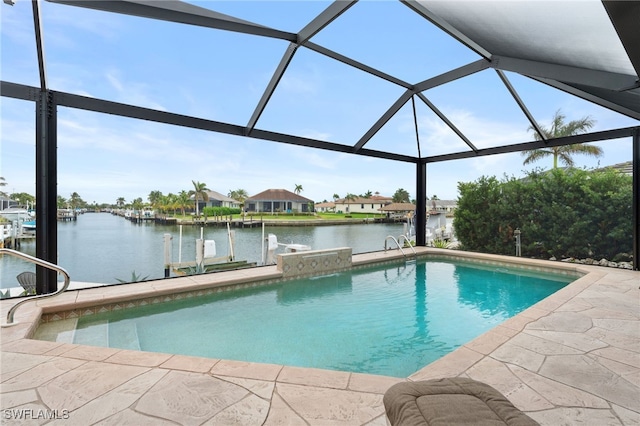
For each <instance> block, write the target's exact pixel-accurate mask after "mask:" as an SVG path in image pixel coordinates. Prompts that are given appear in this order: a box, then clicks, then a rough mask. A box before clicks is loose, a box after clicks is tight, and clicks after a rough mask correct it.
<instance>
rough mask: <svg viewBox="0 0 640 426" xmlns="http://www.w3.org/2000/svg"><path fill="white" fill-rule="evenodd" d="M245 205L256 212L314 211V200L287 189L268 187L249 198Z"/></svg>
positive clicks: (247, 209)
mask: <svg viewBox="0 0 640 426" xmlns="http://www.w3.org/2000/svg"><path fill="white" fill-rule="evenodd" d="M244 206H245V210H246V211H248V212H256V213H260V212H265V213H278V212H282V213H299V212H302V213H306V212H311V211H313V200H310V199H308V198H305V197H303V196H302V195H299V194H294V193H293V192H291V191H287V190H286V189H267V190H266V191H262V192H260V193H259V194H256V195H253V196H251V197H249V198H247V199H246V200H245V202H244Z"/></svg>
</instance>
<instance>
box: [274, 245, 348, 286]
mask: <svg viewBox="0 0 640 426" xmlns="http://www.w3.org/2000/svg"><path fill="white" fill-rule="evenodd" d="M351 259H352V250H351V248H350V247H340V248H335V249H326V250H313V251H302V252H295V253H284V254H279V255H278V261H277V268H278V271H280V272H281V273H282V276H283V277H284V278H298V277H305V276H312V275H318V274H328V273H332V272H337V271H342V270H345V269H350V268H351V262H352V260H351Z"/></svg>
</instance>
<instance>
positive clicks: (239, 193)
mask: <svg viewBox="0 0 640 426" xmlns="http://www.w3.org/2000/svg"><path fill="white" fill-rule="evenodd" d="M227 195H228V197H229V198H233V199H234V200H236V201H238V202H240V204H244V201H245V200H246V199H247V198H249V194H248V193H247V191H245V190H244V189H236V190H235V191H229V194H227Z"/></svg>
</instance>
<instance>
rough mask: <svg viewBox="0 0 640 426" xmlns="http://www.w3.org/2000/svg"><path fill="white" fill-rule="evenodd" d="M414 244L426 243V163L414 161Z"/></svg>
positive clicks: (422, 244)
mask: <svg viewBox="0 0 640 426" xmlns="http://www.w3.org/2000/svg"><path fill="white" fill-rule="evenodd" d="M414 223H415V227H416V246H426V245H427V163H424V162H422V161H418V162H417V163H416V218H415V221H414Z"/></svg>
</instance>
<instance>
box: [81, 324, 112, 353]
mask: <svg viewBox="0 0 640 426" xmlns="http://www.w3.org/2000/svg"><path fill="white" fill-rule="evenodd" d="M73 343H76V344H78V345H89V346H102V347H105V348H108V347H109V322H108V321H107V320H104V321H100V322H99V323H98V324H93V325H92V326H91V327H86V328H82V327H80V328H77V329H76V331H75V333H74V336H73Z"/></svg>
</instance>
